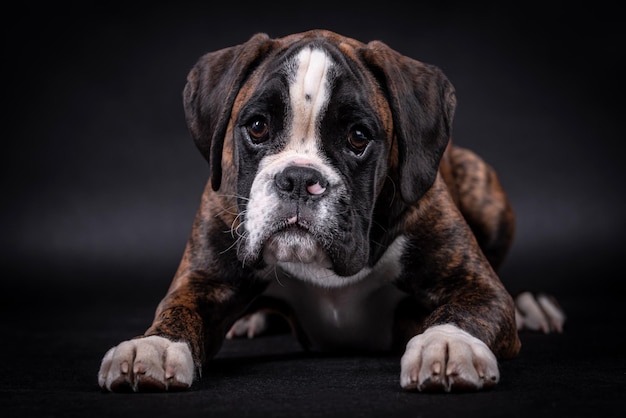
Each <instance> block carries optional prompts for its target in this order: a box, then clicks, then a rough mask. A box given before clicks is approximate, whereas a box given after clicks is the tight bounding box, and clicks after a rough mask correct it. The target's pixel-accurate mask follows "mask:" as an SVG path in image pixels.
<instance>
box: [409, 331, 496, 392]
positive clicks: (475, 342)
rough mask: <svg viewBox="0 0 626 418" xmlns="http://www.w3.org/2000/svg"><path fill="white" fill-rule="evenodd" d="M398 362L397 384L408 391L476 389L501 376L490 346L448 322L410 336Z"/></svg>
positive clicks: (486, 385) (489, 384) (484, 387)
mask: <svg viewBox="0 0 626 418" xmlns="http://www.w3.org/2000/svg"><path fill="white" fill-rule="evenodd" d="M400 364H401V371H400V385H401V386H402V387H403V388H404V389H409V390H419V391H436V392H442V391H445V392H450V391H454V390H478V389H486V388H490V387H493V386H495V385H496V383H498V380H499V379H500V372H499V370H498V361H497V360H496V356H495V355H494V354H493V353H492V352H491V350H490V349H489V347H487V345H486V344H485V343H484V342H482V341H481V340H479V339H478V338H476V337H473V336H472V335H470V334H468V333H467V332H465V331H463V330H462V329H460V328H458V327H456V326H454V325H451V324H446V325H437V326H434V327H431V328H428V329H427V330H426V331H424V333H423V334H419V335H416V336H415V337H413V338H411V339H410V340H409V342H408V344H407V346H406V351H405V352H404V355H403V356H402V360H401V363H400Z"/></svg>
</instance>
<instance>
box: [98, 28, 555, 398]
mask: <svg viewBox="0 0 626 418" xmlns="http://www.w3.org/2000/svg"><path fill="white" fill-rule="evenodd" d="M184 105H185V112H186V117H187V122H188V125H189V129H190V132H191V135H192V137H193V139H194V140H195V142H196V144H197V146H198V148H199V149H200V151H201V152H202V154H203V155H204V156H205V157H206V158H207V160H208V161H209V163H210V172H211V176H210V177H211V178H210V181H209V182H208V184H207V187H206V189H205V192H204V194H203V196H202V203H201V206H200V210H199V212H198V215H197V217H196V219H195V222H194V224H193V232H192V235H191V238H190V239H189V242H188V244H187V248H186V250H185V253H184V256H183V259H182V261H181V263H180V267H179V269H178V271H177V273H176V276H175V277H174V280H173V282H172V284H171V286H170V288H169V291H168V292H167V295H166V296H165V298H164V299H163V300H162V301H161V303H160V305H159V306H158V309H157V312H156V316H155V319H154V322H153V324H152V326H151V327H150V328H149V329H148V330H147V331H146V332H145V334H144V335H143V336H142V337H138V338H136V339H132V340H130V341H125V342H122V343H121V344H119V345H118V346H116V347H113V348H111V349H110V350H109V351H108V352H107V353H106V355H105V356H104V359H103V361H102V366H101V369H100V373H99V376H98V379H99V384H100V386H102V387H103V388H105V389H107V390H110V391H124V390H134V391H144V390H175V389H183V388H187V387H189V386H190V385H191V384H192V382H193V381H194V378H195V376H196V375H197V374H199V372H200V370H201V367H202V366H203V365H204V364H205V363H206V362H207V361H208V360H209V359H211V358H212V357H213V356H214V355H215V354H216V353H217V352H218V350H219V349H220V346H221V344H222V342H223V340H224V338H225V336H228V337H233V336H238V335H250V336H251V335H256V334H258V333H260V332H262V331H263V329H264V325H265V316H264V313H267V312H277V311H279V312H280V313H281V314H282V315H284V316H285V317H286V318H288V320H289V323H290V324H291V326H292V328H293V330H294V331H295V332H296V333H297V335H298V337H299V338H300V340H301V341H302V342H303V344H305V345H306V346H307V347H310V348H312V349H319V350H388V349H393V348H398V347H400V348H405V351H404V355H403V356H402V360H401V374H400V384H401V386H402V387H403V388H406V389H416V390H420V391H421V390H432V391H450V390H463V389H471V390H474V389H481V388H490V387H492V386H494V385H495V384H496V383H497V382H498V379H499V371H498V363H497V360H496V359H508V358H511V357H513V356H515V355H516V354H517V353H518V351H519V349H520V342H519V339H518V334H517V329H516V309H515V305H514V301H513V299H512V297H511V296H510V295H509V293H508V292H507V291H506V290H505V288H504V287H503V285H502V283H501V282H500V280H499V278H498V276H497V275H496V273H495V269H497V267H498V266H499V265H500V264H501V262H502V260H503V257H504V256H505V254H506V252H507V250H508V248H509V245H510V243H511V239H512V237H513V230H514V217H513V212H512V210H511V207H510V205H509V201H508V200H507V197H506V195H505V193H504V192H503V190H502V188H501V187H500V184H499V182H498V179H497V177H496V174H495V172H494V171H493V170H492V169H491V167H489V166H488V165H487V164H485V163H484V162H483V161H482V160H481V159H480V158H479V157H478V156H477V155H475V154H474V153H472V152H471V151H469V150H466V149H462V148H459V147H457V146H454V145H452V143H451V142H450V140H451V128H452V118H453V114H454V109H455V96H454V89H453V87H452V85H451V84H450V82H449V81H448V79H447V78H446V77H445V76H444V74H443V73H442V72H441V71H440V70H439V69H437V68H436V67H433V66H431V65H428V64H424V63H421V62H419V61H416V60H414V59H411V58H408V57H405V56H402V55H400V54H399V53H398V52H396V51H394V50H392V49H390V48H389V47H388V46H387V45H385V44H383V43H382V42H378V41H374V42H370V43H368V44H364V43H361V42H358V41H356V40H354V39H349V38H345V37H343V36H340V35H338V34H335V33H332V32H328V31H310V32H305V33H301V34H296V35H291V36H287V37H284V38H280V39H270V38H269V37H268V36H266V35H264V34H259V35H255V36H253V37H252V38H251V39H250V40H249V41H248V42H246V43H244V44H242V45H238V46H234V47H231V48H226V49H222V50H220V51H217V52H213V53H209V54H207V55H205V56H203V57H202V58H201V59H200V60H199V62H198V63H197V64H196V66H195V67H194V68H193V69H192V70H191V72H190V73H189V77H188V83H187V86H186V87H185V90H184ZM546 300H547V299H546ZM546 300H543V299H540V300H539V302H537V301H536V300H535V299H534V297H533V296H532V295H525V303H524V304H522V305H523V306H524V307H525V309H526V310H533V309H534V310H535V311H536V313H538V315H534V316H533V315H531V316H530V317H525V316H523V315H518V326H519V327H522V326H524V324H527V325H533V323H534V322H536V324H538V325H536V324H535V325H534V326H535V327H543V329H546V330H548V329H550V328H556V329H559V330H560V327H561V325H562V320H563V316H562V313H561V312H560V311H559V310H558V308H557V307H555V306H553V305H551V304H549V303H547V302H546ZM259 312H261V313H259ZM238 319H239V321H238ZM533 321H534V322H533Z"/></svg>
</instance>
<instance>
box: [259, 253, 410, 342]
mask: <svg viewBox="0 0 626 418" xmlns="http://www.w3.org/2000/svg"><path fill="white" fill-rule="evenodd" d="M401 244H402V242H397V243H396V245H395V246H392V248H391V249H390V250H388V251H387V253H386V254H385V256H384V257H383V258H382V259H381V261H379V262H378V263H377V264H376V266H374V267H373V268H371V269H367V270H364V271H362V272H361V273H359V274H358V275H357V276H359V277H353V278H349V279H347V280H348V281H351V283H350V284H347V285H345V286H341V287H321V286H319V285H318V284H314V283H313V282H312V281H311V279H310V278H307V277H306V275H307V274H318V275H319V274H331V273H329V271H328V270H322V269H319V270H315V269H312V270H311V271H306V267H304V268H300V269H299V270H297V271H294V270H296V269H295V268H289V267H287V269H288V271H287V272H285V271H282V270H277V276H276V278H275V279H274V280H273V281H272V283H271V284H270V286H269V288H268V290H267V291H266V294H267V295H269V296H273V297H277V298H279V299H281V300H283V301H285V302H287V303H288V304H289V305H290V306H291V308H292V309H293V311H294V313H295V315H296V319H297V321H298V323H299V325H300V327H301V329H302V331H303V332H304V334H305V336H306V338H307V339H308V340H309V342H310V343H311V345H312V348H313V349H318V350H331V349H332V350H336V349H351V350H366V351H375V350H387V349H389V348H390V346H391V342H392V341H391V339H392V327H393V321H394V313H395V310H396V307H397V305H398V302H399V301H400V300H401V299H402V298H404V297H405V296H406V295H405V294H404V293H402V292H401V291H400V290H398V289H397V288H396V287H395V285H393V283H392V282H393V280H394V279H395V278H396V277H397V276H398V275H399V274H400V273H401V271H402V269H401V266H400V261H399V254H400V251H397V249H398V247H400V246H401ZM292 267H293V266H292ZM299 267H302V266H299ZM294 273H296V274H297V275H298V276H300V277H303V276H304V280H303V279H302V278H297V277H296V276H295V274H294ZM301 275H302V276H301ZM335 279H336V280H342V279H343V280H346V279H345V278H337V277H335ZM330 280H331V278H330V277H327V281H330Z"/></svg>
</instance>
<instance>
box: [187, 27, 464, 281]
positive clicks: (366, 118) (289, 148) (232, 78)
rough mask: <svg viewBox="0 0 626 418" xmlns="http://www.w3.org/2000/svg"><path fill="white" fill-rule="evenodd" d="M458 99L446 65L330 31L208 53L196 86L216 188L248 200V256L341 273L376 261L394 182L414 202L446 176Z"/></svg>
mask: <svg viewBox="0 0 626 418" xmlns="http://www.w3.org/2000/svg"><path fill="white" fill-rule="evenodd" d="M401 67H402V68H401ZM407 68H408V69H409V70H411V71H413V72H414V73H415V74H411V71H407ZM453 102H454V101H453V95H452V88H451V86H450V85H449V83H448V82H447V80H446V79H445V77H444V76H443V75H442V74H441V73H440V72H438V71H437V70H436V69H435V68H434V67H430V66H427V65H425V64H422V63H419V62H417V61H414V60H410V59H408V58H406V57H402V56H401V55H399V54H397V53H396V52H395V51H392V50H391V49H389V48H388V47H386V46H385V45H383V44H380V43H372V44H368V45H364V44H361V43H358V42H356V41H354V40H351V39H348V38H342V37H339V36H338V35H335V34H332V33H330V32H323V31H314V32H308V33H305V34H300V35H292V36H290V37H287V38H282V39H279V40H270V39H269V38H267V36H264V35H257V36H255V37H253V38H252V39H251V40H250V41H248V42H247V43H245V44H242V45H240V46H238V47H233V48H228V49H226V50H222V51H218V52H217V53H212V54H208V55H207V56H205V57H204V58H203V59H201V61H200V62H199V63H198V64H197V65H196V67H195V68H194V70H192V72H191V73H190V76H189V82H188V84H187V87H186V89H185V108H186V114H187V120H188V123H189V126H190V131H191V133H192V135H193V136H194V139H195V140H196V143H197V145H198V147H199V148H200V150H201V151H202V152H203V153H204V155H205V156H206V157H207V159H208V160H209V161H210V164H211V169H212V185H213V188H214V189H215V190H219V189H220V186H221V185H222V184H223V185H224V187H223V189H224V190H219V192H221V193H224V194H228V193H231V194H234V195H236V196H237V206H238V217H237V219H236V222H237V226H236V232H237V234H238V236H239V240H240V242H239V243H238V245H237V249H238V256H239V258H240V260H242V261H243V262H244V263H245V264H247V265H250V266H255V267H263V266H265V265H275V264H280V265H282V266H283V267H285V268H287V269H288V270H289V268H290V267H291V268H293V267H294V266H302V265H308V266H315V267H317V268H320V267H321V268H325V269H329V270H332V271H333V272H334V273H335V274H337V275H339V276H353V275H356V274H357V273H358V272H359V271H361V270H362V269H364V268H366V267H367V266H368V262H369V261H370V260H369V255H370V237H369V232H370V227H371V225H372V222H373V216H372V213H373V210H374V207H375V205H376V204H377V200H378V195H379V193H380V191H381V190H382V188H383V186H384V185H385V182H388V183H389V182H392V183H394V184H393V186H392V187H396V186H397V187H398V195H401V196H402V198H403V199H404V201H406V202H409V203H412V202H415V201H417V200H418V199H419V197H420V196H421V195H422V194H423V193H424V192H425V191H426V190H427V189H428V188H429V187H430V185H431V184H432V182H433V181H434V177H435V175H436V172H437V167H438V161H439V158H440V157H441V154H442V153H443V150H444V148H445V146H446V144H447V141H448V138H449V130H450V126H449V125H450V120H451V117H452V110H453V107H454V103H453ZM408 115H410V116H408ZM420 115H421V116H422V117H421V118H420ZM224 164H229V165H230V164H232V165H233V166H234V167H233V168H231V167H229V169H228V170H224V172H225V173H226V175H224V176H222V166H223V165H224ZM229 173H236V176H235V177H234V178H233V177H232V175H230V174H229ZM222 177H224V178H225V180H224V181H222V180H223V179H222ZM395 183H398V184H397V185H396V184H395ZM227 189H228V190H227Z"/></svg>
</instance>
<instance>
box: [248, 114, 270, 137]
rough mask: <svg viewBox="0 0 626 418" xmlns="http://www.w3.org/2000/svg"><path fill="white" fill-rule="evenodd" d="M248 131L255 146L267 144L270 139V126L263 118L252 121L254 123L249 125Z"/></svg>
mask: <svg viewBox="0 0 626 418" xmlns="http://www.w3.org/2000/svg"><path fill="white" fill-rule="evenodd" d="M247 129H248V134H249V135H250V139H251V140H252V142H254V143H255V144H260V143H261V142H265V141H267V140H268V138H269V126H268V124H267V120H266V119H265V118H263V117H260V116H259V117H256V118H254V119H252V121H251V122H250V123H248V125H247Z"/></svg>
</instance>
